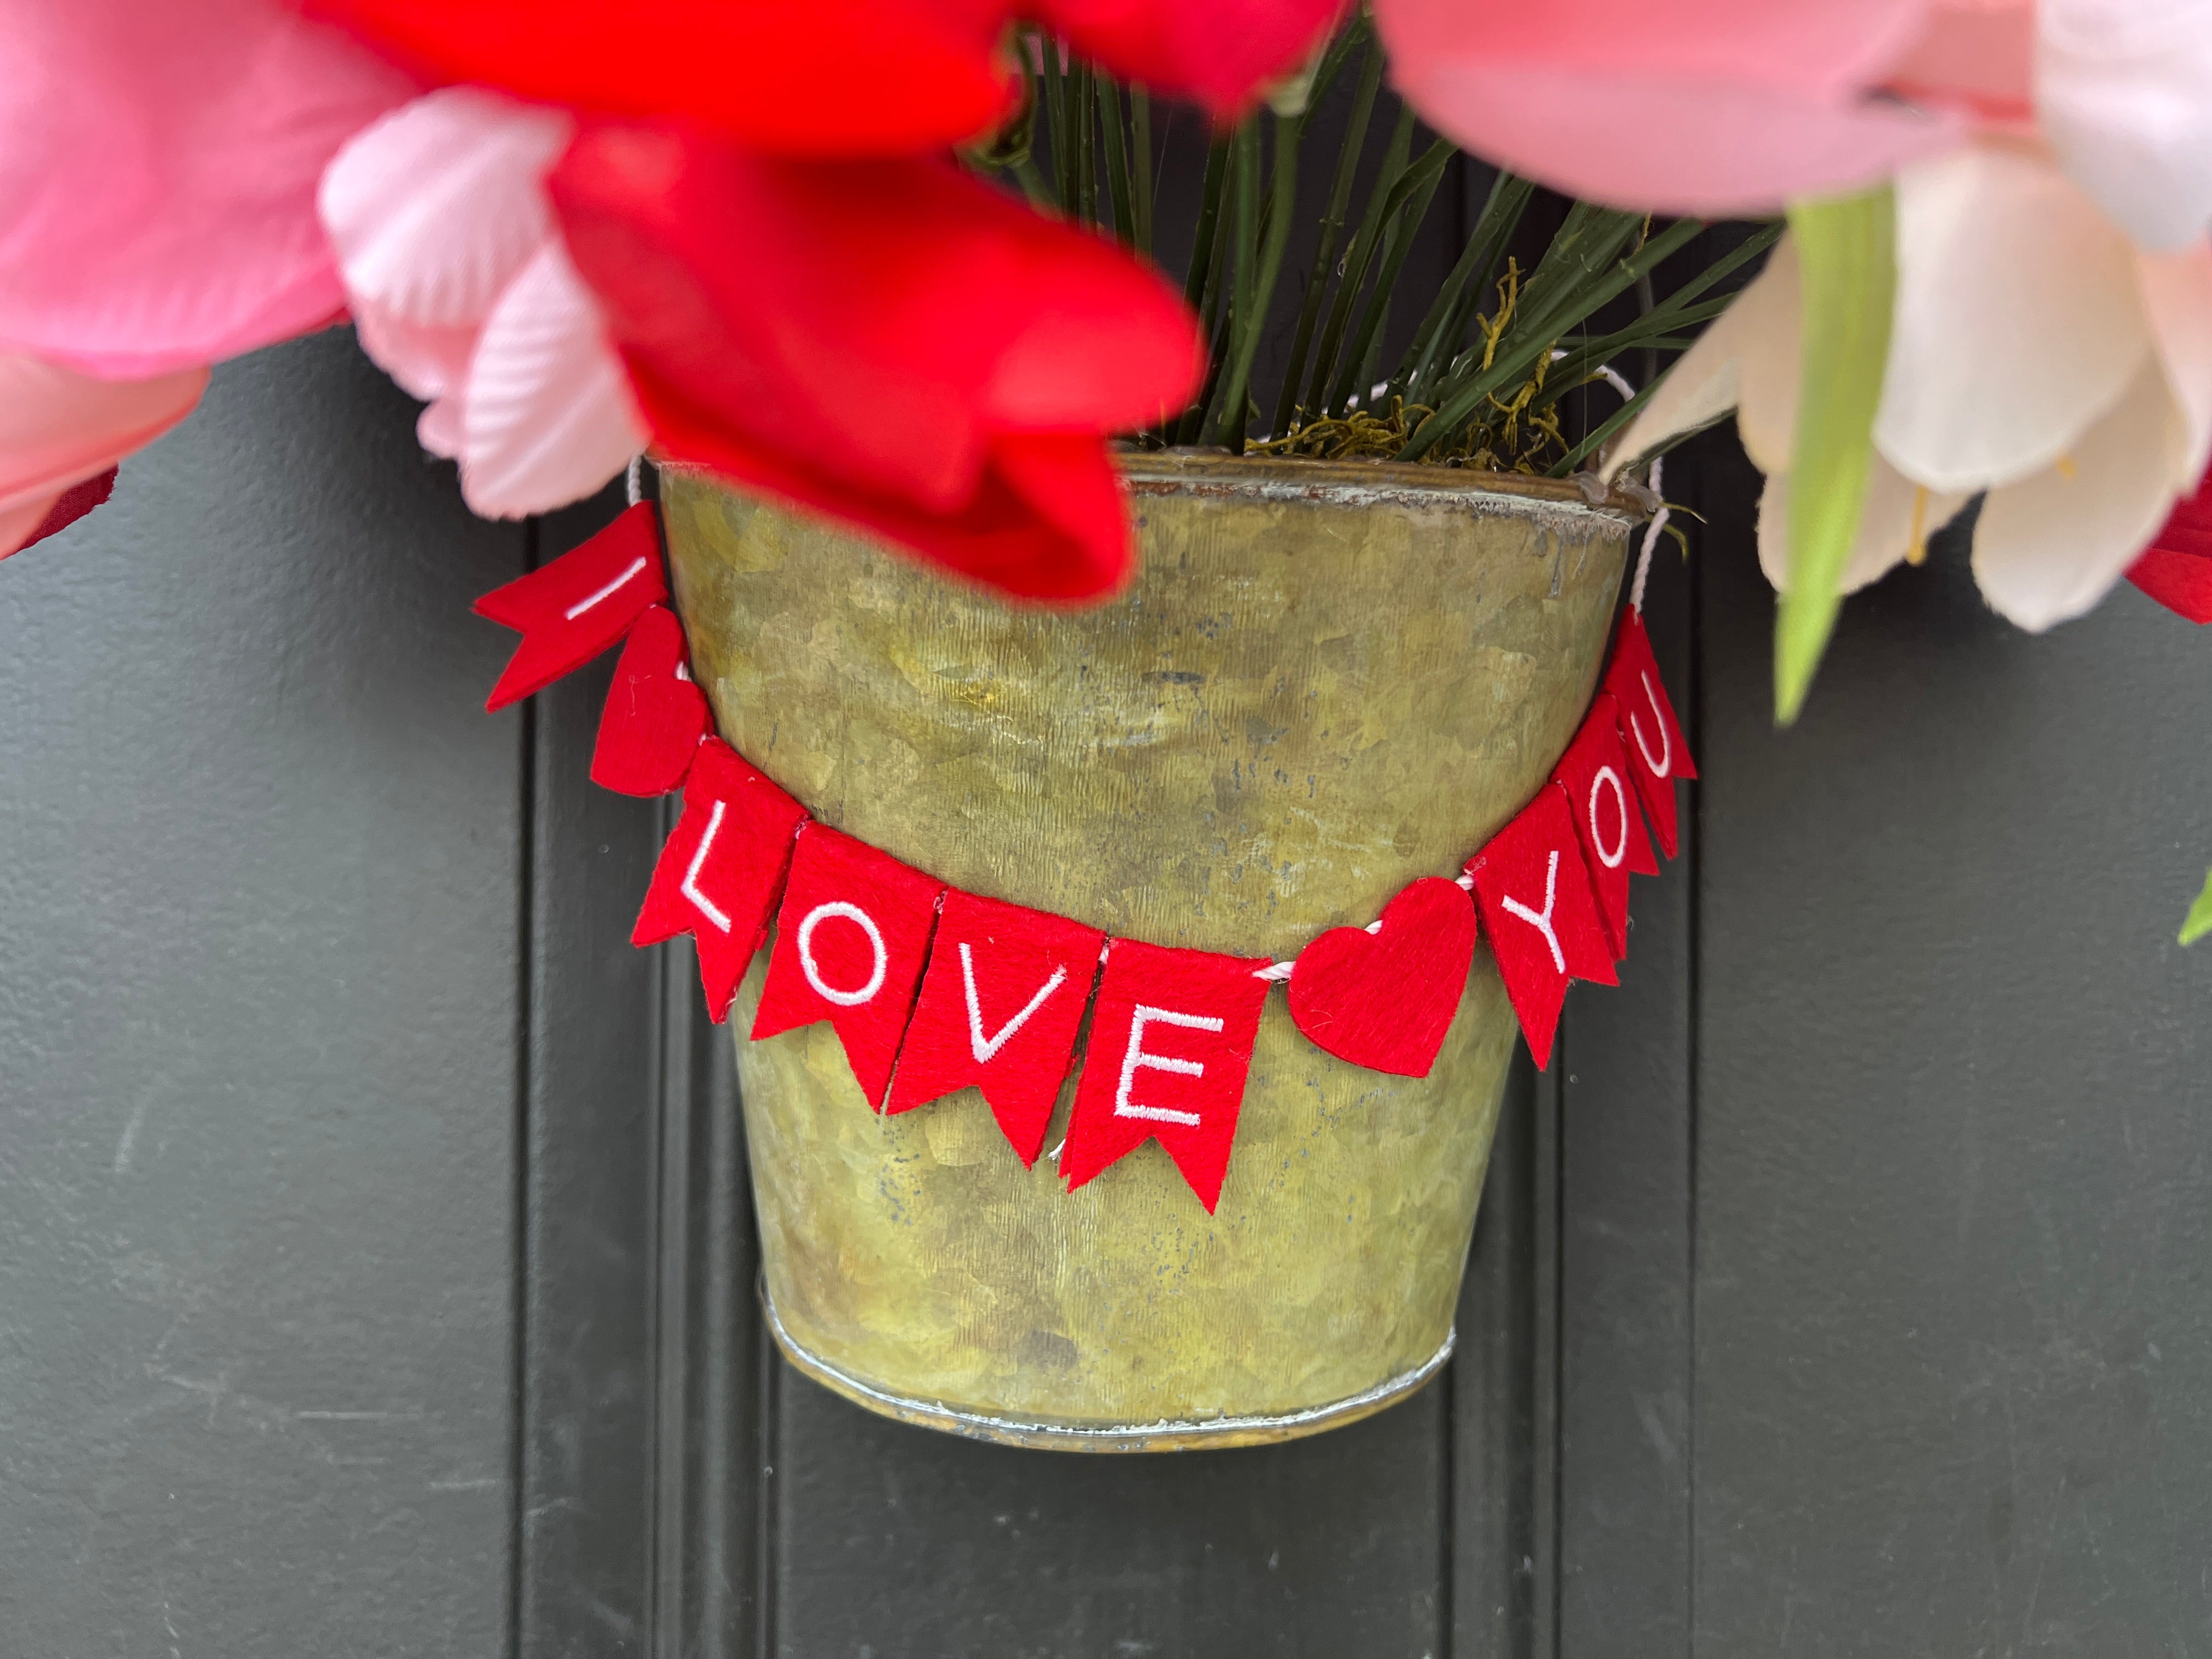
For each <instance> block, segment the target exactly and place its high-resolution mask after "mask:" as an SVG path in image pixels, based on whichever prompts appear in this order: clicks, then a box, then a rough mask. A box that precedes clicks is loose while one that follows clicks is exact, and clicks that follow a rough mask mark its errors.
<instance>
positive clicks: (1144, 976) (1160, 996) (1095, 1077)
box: [1060, 939, 1268, 1214]
mask: <svg viewBox="0 0 2212 1659" xmlns="http://www.w3.org/2000/svg"><path fill="white" fill-rule="evenodd" d="M1267 965H1268V964H1267V958H1266V957H1254V958H1251V959H1249V960H1246V959H1243V958H1239V957H1224V956H1216V955H1214V954H1212V952H1211V951H1176V950H1170V949H1169V948H1167V947H1165V946H1163V945H1141V944H1139V943H1137V942H1136V941H1135V940H1133V939H1115V940H1114V941H1113V943H1112V944H1111V945H1109V946H1108V947H1107V951H1106V970H1105V973H1104V975H1103V976H1102V977H1101V978H1100V980H1099V982H1098V1003H1097V1010H1096V1011H1095V1012H1093V1013H1092V1015H1091V1050H1090V1053H1089V1054H1088V1055H1087V1057H1086V1058H1085V1060H1084V1063H1083V1077H1082V1079H1081V1080H1080V1081H1079V1083H1078V1084H1077V1085H1076V1088H1075V1115H1074V1116H1073V1119H1071V1120H1070V1121H1069V1123H1068V1127H1067V1146H1066V1149H1065V1150H1064V1151H1063V1152H1061V1153H1060V1174H1061V1175H1062V1176H1066V1180H1067V1184H1068V1186H1069V1188H1071V1189H1072V1188H1077V1187H1080V1186H1082V1185H1083V1184H1084V1183H1085V1182H1087V1181H1089V1180H1091V1177H1092V1176H1096V1175H1097V1174H1098V1172H1099V1171H1100V1170H1103V1169H1105V1168H1106V1167H1107V1166H1108V1165H1109V1164H1113V1163H1114V1162H1115V1160H1116V1159H1118V1158H1122V1157H1125V1156H1126V1155H1127V1154H1128V1153H1130V1152H1134V1151H1135V1150H1136V1149H1137V1148H1138V1147H1139V1146H1142V1145H1143V1144H1144V1143H1145V1142H1146V1140H1147V1139H1157V1140H1158V1142H1159V1143H1160V1145H1161V1146H1163V1147H1164V1148H1165V1149H1166V1151H1167V1154H1168V1156H1169V1157H1170V1158H1173V1159H1174V1160H1175V1164H1176V1168H1177V1169H1178V1170H1182V1177H1183V1179H1184V1180H1185V1181H1187V1182H1189V1183H1190V1189H1191V1190H1192V1191H1193V1192H1194V1193H1196V1194H1198V1200H1199V1202H1200V1203H1201V1204H1203V1205H1205V1206H1206V1212H1207V1213H1209V1214H1211V1213H1212V1210H1213V1207H1214V1206H1215V1205H1216V1204H1217V1203H1218V1202H1219V1201H1220V1198H1221V1183H1222V1180H1223V1178H1224V1177H1225V1176H1226V1175H1227V1174H1228V1172H1229V1149H1230V1146H1231V1142H1232V1141H1234V1140H1235V1139H1236V1138H1237V1110H1238V1109H1239V1108H1240V1107H1241V1106H1242V1105H1243V1101H1244V1079H1245V1076H1246V1074H1247V1073H1249V1071H1250V1069H1251V1066H1252V1045H1253V1043H1254V1042H1255V1041H1256V1040H1257V1039H1258V1037H1259V1035H1260V1014H1261V1010H1262V1009H1263V1008H1264V1007H1265V1006H1266V1004H1267V981H1265V980H1262V979H1260V978H1257V977H1255V975H1256V973H1257V970H1259V969H1262V968H1265V967H1267Z"/></svg>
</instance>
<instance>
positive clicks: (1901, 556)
mask: <svg viewBox="0 0 2212 1659" xmlns="http://www.w3.org/2000/svg"><path fill="white" fill-rule="evenodd" d="M1972 499H1973V497H1972V496H1971V495H1937V494H1936V492H1935V491H1933V490H1929V489H1924V487H1923V486H1922V485H1920V484H1917V483H1913V482H1912V480H1911V479H1910V478H1908V477H1905V475H1904V474H1903V473H1901V472H1899V471H1898V470H1897V469H1896V468H1895V467H1893V466H1892V465H1889V464H1888V463H1887V461H1885V460H1883V459H1881V456H1879V455H1877V456H1875V458H1874V465H1873V467H1872V469H1871V470H1870V471H1869V473H1868V475H1867V498H1866V507H1865V510H1864V512H1863V513H1862V515H1861V516H1860V519H1859V534H1858V539H1857V541H1856V542H1854V543H1852V544H1851V556H1850V562H1849V563H1847V564H1845V565H1844V581H1843V591H1844V592H1846V593H1856V592H1858V591H1859V589H1861V588H1862V587H1864V586H1866V585H1867V584H1868V583H1869V582H1871V581H1875V580H1878V579H1879V578H1881V577H1882V576H1884V575H1887V574H1888V573H1889V572H1890V570H1891V569H1893V568H1895V567H1896V566H1897V565H1899V564H1901V563H1903V562H1904V561H1905V556H1906V555H1907V554H1908V553H1910V552H1911V550H1912V545H1913V543H1914V541H1915V539H1916V538H1917V540H1918V541H1919V542H1920V543H1921V544H1922V545H1923V546H1924V545H1926V544H1927V540H1928V538H1929V537H1931V536H1933V535H1934V534H1935V533H1936V532H1937V531H1939V530H1941V529H1942V527H1943V526H1945V525H1947V524H1948V523H1950V522H1951V520H1954V519H1955V518H1957V517H1958V516H1959V513H1960V508H1962V507H1965V506H1966V503H1967V502H1968V501H1972ZM1759 568H1760V569H1761V570H1763V571H1765V573H1766V580H1768V581H1769V582H1771V584H1772V585H1773V587H1774V591H1775V592H1778V593H1780V592H1784V591H1785V590H1786V589H1787V588H1788V586H1789V580H1790V477H1789V475H1788V474H1787V473H1784V472H1778V473H1775V474H1774V475H1773V476H1772V477H1770V478H1768V479H1767V481H1766V488H1765V490H1764V491H1763V492H1761V494H1760V495H1759Z"/></svg>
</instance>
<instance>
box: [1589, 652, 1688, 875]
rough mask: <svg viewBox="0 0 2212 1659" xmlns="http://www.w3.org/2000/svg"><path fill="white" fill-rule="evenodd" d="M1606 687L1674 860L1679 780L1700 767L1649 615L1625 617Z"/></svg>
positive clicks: (1654, 822) (1664, 847) (1640, 787)
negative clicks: (1656, 652)
mask: <svg viewBox="0 0 2212 1659" xmlns="http://www.w3.org/2000/svg"><path fill="white" fill-rule="evenodd" d="M1604 689H1605V690H1607V691H1609V692H1611V693H1612V694H1613V701H1614V702H1618V703H1619V704H1620V740H1621V743H1622V744H1623V745H1624V746H1625V747H1626V749H1627V750H1628V764H1629V769H1630V770H1631V771H1632V772H1633V773H1635V774H1636V793H1638V794H1639V795H1641V796H1643V797H1644V811H1647V812H1649V813H1650V814H1651V827H1652V828H1653V829H1655V830H1656V831H1657V833H1658V836H1659V850H1660V851H1661V852H1662V853H1664V854H1666V855H1667V856H1668V858H1670V859H1671V858H1673V857H1674V852H1675V847H1676V837H1675V834H1674V780H1675V779H1677V778H1694V777H1695V776H1697V775H1698V769H1697V766H1696V764H1695V763H1693V762H1692V760H1691V759H1690V745H1689V744H1687V743H1686V742H1685V741H1684V740H1683V738H1682V726H1681V723H1680V721H1679V720H1676V719H1675V718H1674V704H1672V703H1670V702H1668V701H1667V688H1666V686H1665V685H1663V684H1661V683H1660V679H1659V661H1658V659H1657V658H1656V657H1654V656H1653V655H1652V654H1651V636H1650V635H1649V634H1646V633H1645V632H1644V618H1643V617H1639V616H1638V615H1637V614H1636V612H1635V611H1627V612H1626V613H1625V614H1624V615H1623V616H1622V617H1621V619H1620V638H1619V639H1617V640H1615V641H1613V662H1612V664H1611V665H1609V666H1608V667H1607V669H1606V671H1605V686H1604Z"/></svg>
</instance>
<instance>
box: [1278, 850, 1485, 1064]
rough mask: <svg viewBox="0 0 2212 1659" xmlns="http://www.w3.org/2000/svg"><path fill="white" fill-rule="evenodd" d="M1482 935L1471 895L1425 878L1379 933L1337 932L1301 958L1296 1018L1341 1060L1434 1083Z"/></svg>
mask: <svg viewBox="0 0 2212 1659" xmlns="http://www.w3.org/2000/svg"><path fill="white" fill-rule="evenodd" d="M1474 933H1475V921H1474V901H1473V900H1472V899H1470V898H1469V897H1468V894H1467V890H1466V889H1464V888H1462V886H1461V885H1460V884H1458V883H1457V882H1455V881H1446V880H1444V879H1443V878H1441V877H1438V876H1424V877H1423V878H1421V879H1420V880H1419V881H1417V882H1415V883H1414V884H1413V885H1412V886H1410V887H1408V888H1407V889H1406V890H1405V891H1404V892H1402V893H1401V894H1399V895H1398V896H1397V897H1395V898H1394V899H1392V900H1391V901H1390V902H1389V904H1387V905H1385V906H1384V907H1383V915H1382V919H1381V920H1380V921H1377V922H1376V924H1375V926H1374V927H1372V928H1365V927H1332V928H1331V929H1330V930H1329V931H1328V933H1323V934H1322V936H1321V937H1320V938H1319V939H1316V940H1315V941H1314V942H1313V943H1312V944H1310V945H1307V946H1306V948H1305V949H1304V950H1303V951H1299V952H1298V959H1297V965H1296V966H1295V967H1294V968H1293V969H1292V970H1291V987H1290V990H1291V1018H1292V1019H1294V1020H1296V1021H1297V1024H1298V1030H1301V1031H1304V1033H1305V1034H1306V1036H1309V1037H1310V1038H1311V1039H1312V1040H1313V1041H1314V1042H1316V1043H1317V1044H1319V1045H1320V1046H1321V1047H1322V1048H1326V1049H1328V1052H1329V1053H1331V1054H1334V1055H1335V1056H1336V1057H1337V1058H1338V1059H1340V1060H1350V1061H1351V1062H1352V1064H1353V1065H1354V1066H1366V1067H1368V1068H1369V1069H1370V1071H1376V1072H1391V1073H1396V1074H1397V1075H1398V1076H1400V1077H1426V1076H1427V1075H1428V1074H1429V1069H1430V1067H1431V1066H1434V1065H1435V1064H1436V1063H1437V1050H1438V1049H1439V1048H1443V1042H1444V1033H1445V1032H1447V1031H1449V1030H1450V1029H1451V1023H1452V1016H1453V1015H1455V1014H1456V1013H1457V1012H1459V1000H1460V995H1461V994H1462V992H1463V991H1465V990H1466V988H1467V970H1468V968H1469V967H1470V966H1471V965H1472V964H1473V963H1474Z"/></svg>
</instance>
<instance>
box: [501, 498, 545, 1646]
mask: <svg viewBox="0 0 2212 1659" xmlns="http://www.w3.org/2000/svg"><path fill="white" fill-rule="evenodd" d="M522 564H523V568H524V569H525V570H535V569H536V568H538V521H537V520H535V519H531V520H525V521H524V523H523V526H522ZM515 730H516V740H517V742H518V743H519V744H520V748H521V754H520V759H519V761H518V763H517V765H516V768H515V770H516V773H517V775H518V779H519V783H518V787H517V793H516V796H515V843H516V845H515V896H514V936H515V952H514V975H515V987H514V1109H513V1110H514V1117H513V1123H514V1127H513V1150H514V1167H513V1188H512V1190H511V1191H510V1192H509V1194H508V1200H507V1201H508V1203H509V1205H510V1206H512V1211H513V1219H512V1221H511V1223H510V1225H511V1227H512V1229H513V1250H514V1263H513V1275H514V1276H513V1282H512V1284H511V1285H510V1286H509V1288H508V1291H507V1295H508V1297H509V1312H508V1323H507V1343H508V1352H509V1356H510V1358H509V1361H508V1363H509V1364H510V1366H511V1368H512V1369H511V1371H510V1373H509V1383H508V1391H507V1410H508V1412H509V1413H510V1415H511V1418H512V1421H511V1422H510V1424H509V1439H508V1454H507V1456H508V1462H507V1483H508V1515H507V1653H508V1656H509V1659H522V1625H523V1611H522V1610H523V1574H524V1570H525V1549H524V1528H525V1526H526V1521H527V1516H526V1506H527V1504H528V1502H529V1496H528V1494H529V1482H528V1480H527V1478H526V1477H527V1474H528V1459H529V1446H530V1386H529V1383H530V1324H529V1321H530V1299H531V1296H530V1262H531V1255H530V1243H531V1240H530V1092H531V1065H530V1056H531V1051H532V1048H533V1047H534V1046H535V1042H534V1036H535V1034H534V1031H533V1029H532V1027H533V1024H534V1022H535V1020H536V1018H537V1014H538V1008H537V975H536V971H535V969H536V964H537V951H536V950H535V948H534V943H535V941H534V939H533V933H534V930H535V923H536V917H537V886H538V884H537V873H538V872H537V848H538V834H537V820H538V710H537V708H536V705H535V704H534V703H533V702H529V701H527V700H526V701H525V702H524V703H523V705H522V718H521V720H520V721H519V722H518V723H517V725H516V728H515Z"/></svg>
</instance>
